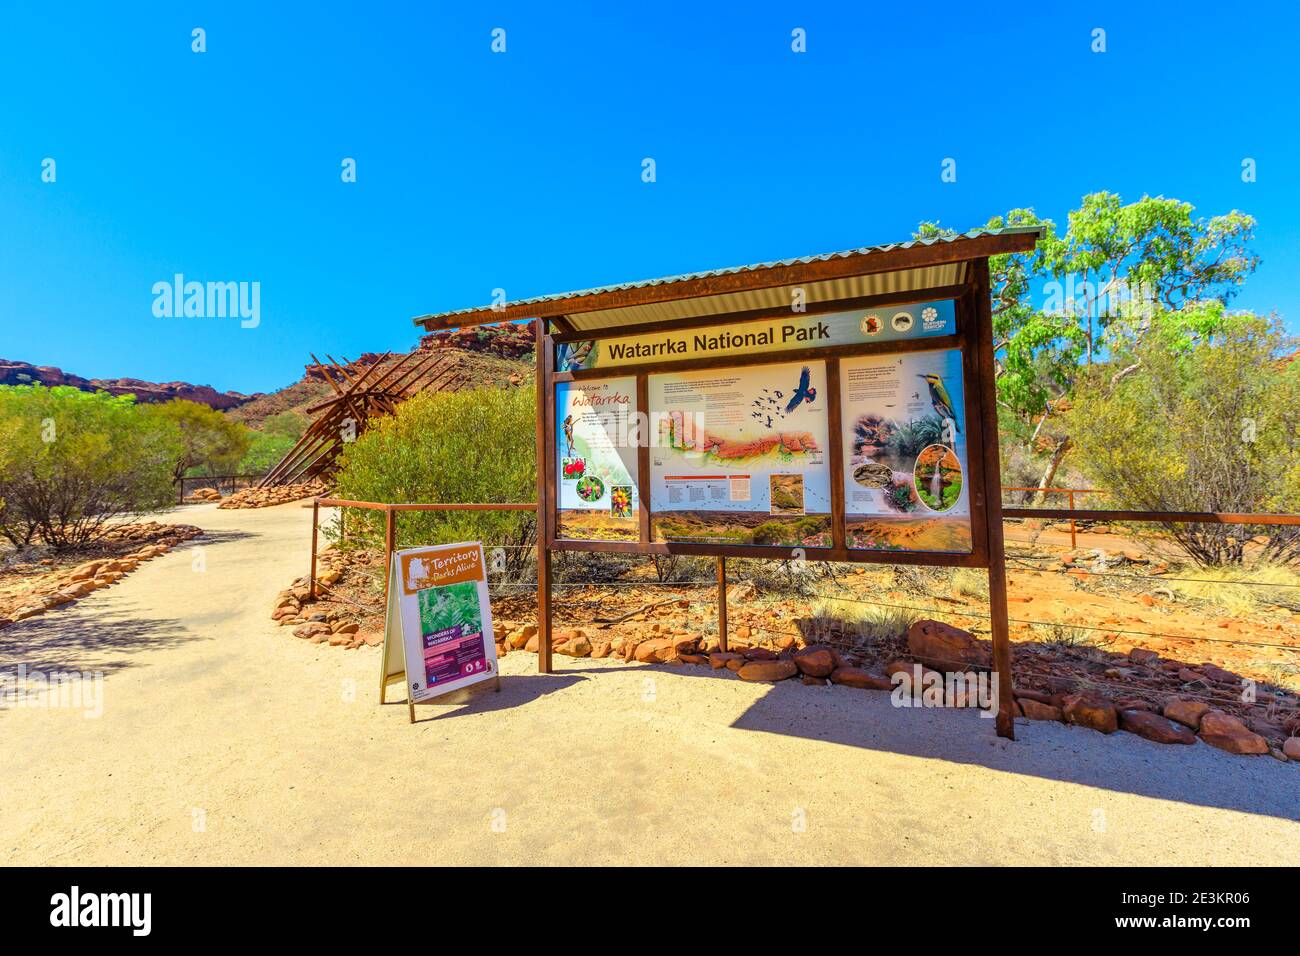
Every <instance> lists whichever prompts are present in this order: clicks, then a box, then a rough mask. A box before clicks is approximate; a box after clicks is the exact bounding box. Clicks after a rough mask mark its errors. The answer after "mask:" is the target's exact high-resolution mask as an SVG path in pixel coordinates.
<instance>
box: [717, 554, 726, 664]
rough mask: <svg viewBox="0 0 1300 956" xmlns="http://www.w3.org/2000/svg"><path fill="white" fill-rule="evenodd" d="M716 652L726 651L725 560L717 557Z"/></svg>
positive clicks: (719, 556)
mask: <svg viewBox="0 0 1300 956" xmlns="http://www.w3.org/2000/svg"><path fill="white" fill-rule="evenodd" d="M718 650H720V651H722V652H723V653H724V654H725V653H726V651H727V559H726V558H725V557H723V556H722V555H718Z"/></svg>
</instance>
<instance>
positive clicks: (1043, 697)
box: [1015, 687, 1052, 704]
mask: <svg viewBox="0 0 1300 956" xmlns="http://www.w3.org/2000/svg"><path fill="white" fill-rule="evenodd" d="M1015 696H1016V700H1035V701H1038V703H1040V704H1050V703H1051V702H1052V695H1051V694H1043V693H1040V692H1039V691H1036V690H1022V689H1021V688H1019V687H1017V688H1016V694H1015Z"/></svg>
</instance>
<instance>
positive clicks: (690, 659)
mask: <svg viewBox="0 0 1300 956" xmlns="http://www.w3.org/2000/svg"><path fill="white" fill-rule="evenodd" d="M677 659H678V660H679V661H681V662H682V663H683V664H707V663H709V657H708V655H707V654H690V653H687V654H678V655H677Z"/></svg>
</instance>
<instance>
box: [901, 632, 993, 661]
mask: <svg viewBox="0 0 1300 956" xmlns="http://www.w3.org/2000/svg"><path fill="white" fill-rule="evenodd" d="M907 650H908V653H910V654H911V655H912V656H913V657H915V658H916V659H917V660H919V661H921V662H922V663H923V664H929V665H930V666H931V667H935V668H938V669H939V670H944V671H948V670H955V671H963V670H966V669H967V667H969V666H972V665H974V666H982V667H987V666H989V664H990V663H991V662H992V659H993V658H992V653H991V651H990V649H989V645H988V643H987V642H985V641H981V640H978V639H977V638H976V637H975V635H973V634H971V633H970V632H969V631H963V630H962V629H961V628H959V627H953V626H952V625H950V624H944V623H943V622H942V621H928V620H922V621H914V622H913V623H912V626H911V627H909V628H908V629H907Z"/></svg>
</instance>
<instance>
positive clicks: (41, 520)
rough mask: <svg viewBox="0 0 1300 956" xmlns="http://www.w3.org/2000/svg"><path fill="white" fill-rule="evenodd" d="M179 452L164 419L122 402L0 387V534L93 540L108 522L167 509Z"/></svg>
mask: <svg viewBox="0 0 1300 956" xmlns="http://www.w3.org/2000/svg"><path fill="white" fill-rule="evenodd" d="M183 454H184V443H183V442H182V440H181V436H180V433H179V431H178V429H177V427H176V425H175V424H174V422H173V421H172V420H171V419H169V418H168V417H167V416H165V415H162V414H159V413H158V411H157V409H155V408H150V407H147V406H138V405H136V404H135V399H134V398H133V397H132V396H129V395H125V396H119V397H114V396H112V395H109V394H107V393H105V392H96V393H90V392H82V391H80V390H78V389H75V388H70V387H67V386H60V387H57V388H45V387H43V386H39V385H18V386H0V535H3V536H4V537H5V538H7V539H8V540H9V541H10V542H12V543H13V544H14V545H15V546H17V547H22V546H24V545H27V544H30V543H32V542H33V541H35V540H41V541H44V542H45V543H47V544H50V545H53V546H54V547H55V548H58V549H63V548H67V547H71V546H75V545H79V544H84V543H85V542H87V541H91V540H94V539H95V538H96V537H98V536H99V534H101V533H102V532H103V530H105V525H106V522H108V521H109V520H110V519H112V518H114V517H117V516H120V515H123V514H128V513H133V512H137V513H138V512H147V511H153V510H157V509H158V508H162V507H164V506H166V505H168V504H170V503H171V502H172V500H173V496H174V494H175V489H174V488H173V485H172V477H173V474H174V469H175V467H176V462H177V461H178V460H179V459H180V457H181V456H182V455H183Z"/></svg>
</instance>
